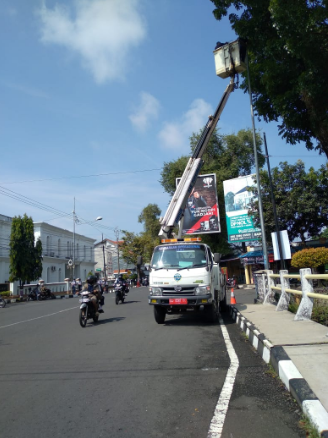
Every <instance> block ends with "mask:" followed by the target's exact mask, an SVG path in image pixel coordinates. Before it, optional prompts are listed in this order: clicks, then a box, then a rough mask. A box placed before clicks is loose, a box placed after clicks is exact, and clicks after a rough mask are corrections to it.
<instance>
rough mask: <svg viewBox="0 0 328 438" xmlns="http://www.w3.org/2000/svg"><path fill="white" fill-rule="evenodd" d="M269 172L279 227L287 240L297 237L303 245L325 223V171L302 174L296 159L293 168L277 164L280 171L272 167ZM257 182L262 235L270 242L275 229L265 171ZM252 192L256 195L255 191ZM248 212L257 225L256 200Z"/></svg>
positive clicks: (327, 219)
mask: <svg viewBox="0 0 328 438" xmlns="http://www.w3.org/2000/svg"><path fill="white" fill-rule="evenodd" d="M271 173H272V185H273V190H274V195H275V203H276V210H277V217H278V222H279V227H280V229H281V230H287V231H288V236H289V240H290V241H292V240H294V239H296V238H300V239H301V241H302V243H303V245H305V241H306V240H307V239H308V238H310V237H312V236H317V235H318V234H320V232H321V230H322V229H323V228H324V227H325V226H327V223H328V169H327V167H326V166H322V167H321V168H320V169H319V170H314V169H313V168H312V167H311V168H310V169H309V171H308V172H306V170H305V166H304V163H303V161H301V160H298V161H297V162H296V164H293V165H292V164H288V163H287V162H283V163H280V169H279V168H278V167H275V168H273V169H272V172H271ZM260 180H261V195H262V204H263V216H264V223H265V228H266V235H267V239H268V240H271V232H273V231H275V226H274V216H273V209H272V202H271V189H270V184H269V177H268V172H267V171H264V170H262V171H261V172H260ZM252 191H253V192H254V193H255V194H257V189H256V188H254V189H252ZM250 213H251V214H252V215H254V222H255V224H256V226H259V225H260V220H259V215H258V202H257V201H255V202H253V203H252V205H251V209H250Z"/></svg>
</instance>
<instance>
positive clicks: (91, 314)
mask: <svg viewBox="0 0 328 438" xmlns="http://www.w3.org/2000/svg"><path fill="white" fill-rule="evenodd" d="M89 294H90V292H88V291H83V292H81V298H80V299H79V301H80V303H81V306H80V315H79V321H80V326H81V327H85V326H86V325H87V322H88V319H91V318H92V319H93V322H98V319H99V315H96V311H95V307H94V305H93V303H92V301H91V299H90V297H89Z"/></svg>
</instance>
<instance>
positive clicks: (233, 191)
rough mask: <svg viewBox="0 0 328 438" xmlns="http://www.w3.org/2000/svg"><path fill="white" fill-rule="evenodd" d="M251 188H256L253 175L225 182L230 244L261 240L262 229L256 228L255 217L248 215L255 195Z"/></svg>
mask: <svg viewBox="0 0 328 438" xmlns="http://www.w3.org/2000/svg"><path fill="white" fill-rule="evenodd" d="M250 187H255V183H254V181H253V175H247V176H241V177H239V178H234V179H229V180H228V181H223V190H224V203H225V211H226V219H227V231H228V241H229V242H248V241H249V240H259V239H260V238H261V229H260V228H255V227H254V223H253V217H252V216H249V215H248V208H249V207H248V206H249V205H250V203H251V201H252V199H254V193H253V192H252V191H248V188H250Z"/></svg>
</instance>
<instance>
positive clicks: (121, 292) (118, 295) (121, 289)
mask: <svg viewBox="0 0 328 438" xmlns="http://www.w3.org/2000/svg"><path fill="white" fill-rule="evenodd" d="M114 291H115V304H118V303H119V302H120V301H121V302H122V304H123V303H124V300H125V297H126V294H127V293H129V289H128V287H126V286H124V285H123V284H116V285H115V288H114Z"/></svg>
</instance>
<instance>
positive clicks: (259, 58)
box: [211, 0, 328, 157]
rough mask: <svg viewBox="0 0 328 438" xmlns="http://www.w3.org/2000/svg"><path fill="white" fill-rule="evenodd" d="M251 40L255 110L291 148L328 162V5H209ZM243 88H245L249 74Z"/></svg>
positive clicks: (294, 1) (272, 0)
mask: <svg viewBox="0 0 328 438" xmlns="http://www.w3.org/2000/svg"><path fill="white" fill-rule="evenodd" d="M211 1H212V2H213V3H214V5H215V6H216V8H215V9H214V11H213V13H214V16H215V18H216V19H217V20H221V19H222V18H223V17H224V16H226V15H227V14H228V12H229V20H230V23H231V25H232V28H233V29H234V31H235V32H236V33H237V35H238V36H239V37H241V38H243V39H245V40H246V41H247V47H248V57H249V71H250V80H251V87H252V92H253V99H254V106H255V109H256V111H257V114H258V116H260V117H263V119H264V120H265V121H279V125H278V126H279V134H280V135H281V136H282V138H284V139H286V141H287V142H288V143H290V144H296V143H298V142H300V141H304V142H305V144H306V147H307V148H308V149H313V148H315V149H317V150H319V152H320V153H321V152H323V153H325V154H326V156H327V157H328V19H327V16H328V14H327V13H328V7H327V0H289V1H278V0H242V1H240V0H211ZM243 76H244V81H243V84H242V88H244V89H247V80H246V75H245V74H243Z"/></svg>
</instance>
